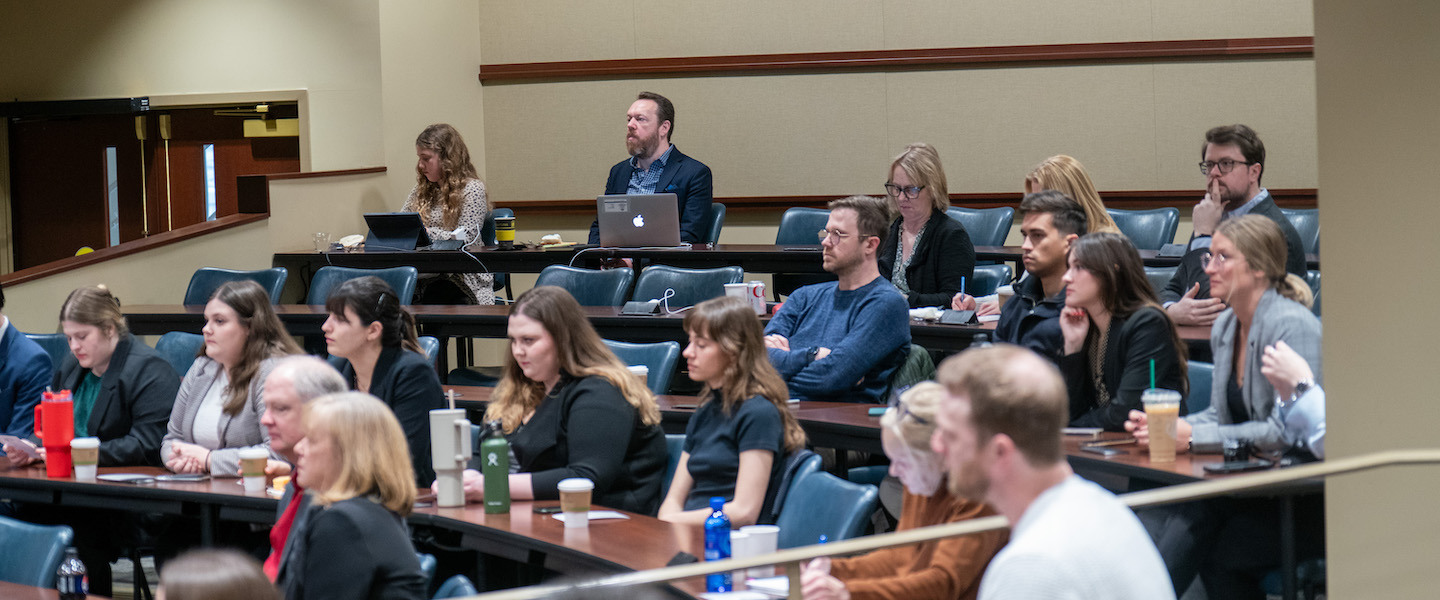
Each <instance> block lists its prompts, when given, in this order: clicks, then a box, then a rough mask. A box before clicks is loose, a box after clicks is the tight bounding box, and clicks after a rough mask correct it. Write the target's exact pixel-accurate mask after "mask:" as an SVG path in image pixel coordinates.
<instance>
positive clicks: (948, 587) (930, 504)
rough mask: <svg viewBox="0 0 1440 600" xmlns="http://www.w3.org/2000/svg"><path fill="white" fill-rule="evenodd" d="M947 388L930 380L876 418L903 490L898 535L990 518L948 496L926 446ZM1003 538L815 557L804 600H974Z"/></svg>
mask: <svg viewBox="0 0 1440 600" xmlns="http://www.w3.org/2000/svg"><path fill="white" fill-rule="evenodd" d="M944 395H945V389H944V388H943V387H941V386H940V384H938V383H935V382H933V381H927V382H922V383H918V384H916V385H915V387H912V388H910V389H908V390H906V391H905V392H904V393H903V394H901V395H900V398H899V400H898V401H896V402H895V403H894V404H892V405H891V406H890V408H889V410H886V411H885V415H884V416H882V417H880V444H881V445H882V446H883V447H884V448H885V455H886V456H887V457H889V458H890V474H891V475H894V476H895V477H896V478H898V479H899V480H900V482H901V483H902V484H904V485H905V496H904V499H903V500H902V504H901V510H900V524H899V527H898V531H905V530H909V529H915V528H918V527H927V526H930V525H939V524H941V523H953V522H955V521H963V520H965V519H974V518H976V517H985V516H990V515H994V514H995V511H993V510H991V509H990V508H989V507H986V506H985V504H984V503H982V502H980V501H978V500H970V499H966V498H961V497H958V496H954V495H951V494H950V491H949V490H948V489H947V487H946V483H947V482H946V476H945V465H944V464H942V461H941V457H940V456H939V455H937V454H935V452H934V450H931V447H930V437H931V434H933V433H934V432H935V415H936V412H937V411H938V410H939V408H940V401H941V399H942V398H943V397H944ZM1007 537H1008V535H1007V534H1006V533H1005V532H1003V531H990V532H986V533H981V534H977V535H967V536H963V537H953V538H946V539H942V540H934V541H930V542H924V543H921V544H916V545H913V546H897V547H894V548H885V549H882V550H877V551H875V552H872V553H870V554H867V555H864V556H857V557H854V558H840V559H833V560H832V559H827V558H819V559H816V560H815V561H813V562H811V563H810V564H809V565H808V566H807V567H806V568H805V571H804V573H803V574H802V577H801V581H802V582H803V583H804V586H805V598H807V600H844V599H846V598H850V599H852V600H884V599H892V598H893V599H895V600H901V599H903V600H931V599H933V600H951V599H954V598H975V596H976V593H977V592H979V589H980V576H981V574H983V573H984V572H985V566H986V565H988V564H990V559H991V558H992V557H994V556H995V553H996V552H999V551H1000V547H1001V546H1004V545H1005V540H1006V538H1007Z"/></svg>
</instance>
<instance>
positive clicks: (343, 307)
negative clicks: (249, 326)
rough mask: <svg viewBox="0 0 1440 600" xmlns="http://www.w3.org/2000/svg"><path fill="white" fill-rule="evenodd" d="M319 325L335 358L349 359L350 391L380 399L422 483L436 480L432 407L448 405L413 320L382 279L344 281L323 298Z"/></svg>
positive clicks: (345, 372)
mask: <svg viewBox="0 0 1440 600" xmlns="http://www.w3.org/2000/svg"><path fill="white" fill-rule="evenodd" d="M325 309H326V310H328V311H329V312H330V317H329V318H328V319H326V320H325V325H324V326H322V327H321V329H322V330H323V331H324V332H325V348H326V350H327V351H329V352H330V354H331V356H339V357H341V358H345V359H347V361H348V362H347V363H346V365H345V367H344V368H343V369H341V374H342V375H344V376H345V381H346V383H347V384H349V385H350V387H351V388H352V389H355V390H357V391H361V392H365V393H368V394H371V395H373V396H375V397H377V398H380V400H381V401H382V402H384V403H385V404H386V405H387V406H389V407H390V410H392V411H394V412H395V418H397V419H399V420H400V427H401V429H402V430H404V431H405V440H406V442H407V444H408V446H409V448H410V457H411V467H412V468H413V469H414V470H415V480H416V482H417V484H418V485H427V484H429V483H430V482H432V481H435V468H434V465H433V464H432V463H431V459H430V411H431V410H434V409H437V408H444V403H445V395H444V391H443V390H442V388H441V387H440V378H439V377H438V376H437V375H436V374H435V368H434V367H432V366H430V360H429V359H427V358H425V353H424V351H422V350H421V349H420V341H419V340H418V339H417V338H416V337H415V319H414V317H412V316H411V315H410V313H409V312H408V311H406V310H405V308H404V307H402V306H400V298H399V297H398V296H396V295H395V290H393V289H391V288H390V286H389V284H386V283H385V282H384V281H383V280H381V279H380V278H379V277H358V278H355V279H351V280H349V281H346V282H345V283H342V284H340V285H339V286H338V287H336V288H335V291H333V292H330V297H329V298H326V299H325Z"/></svg>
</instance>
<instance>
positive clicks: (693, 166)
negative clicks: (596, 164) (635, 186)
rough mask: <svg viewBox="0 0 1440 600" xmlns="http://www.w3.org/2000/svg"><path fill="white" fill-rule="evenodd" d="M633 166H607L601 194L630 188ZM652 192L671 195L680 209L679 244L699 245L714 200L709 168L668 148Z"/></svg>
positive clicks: (594, 236) (593, 229)
mask: <svg viewBox="0 0 1440 600" xmlns="http://www.w3.org/2000/svg"><path fill="white" fill-rule="evenodd" d="M634 172H635V167H632V166H630V159H628V158H627V159H625V160H622V161H620V162H619V164H616V165H615V166H613V167H610V178H609V179H607V180H606V181H605V194H606V195H607V196H609V195H615V194H624V193H627V191H628V190H629V189H630V175H631V173H634ZM655 193H657V194H675V201H676V204H678V205H679V209H680V241H682V242H690V243H692V244H696V243H699V242H700V241H701V238H702V237H704V235H705V232H704V231H703V229H704V227H705V216H706V215H708V214H710V202H712V201H713V200H714V198H715V182H714V179H713V178H711V176H710V167H707V166H705V163H702V162H700V161H698V160H695V159H693V158H690V157H689V156H686V155H684V154H681V153H680V147H679V146H672V147H671V148H670V162H668V163H665V170H664V171H661V172H660V181H657V182H655ZM590 243H591V244H599V243H600V221H599V220H598V219H597V220H596V221H595V222H593V223H591V224H590Z"/></svg>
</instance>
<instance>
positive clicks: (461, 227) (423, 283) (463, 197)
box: [400, 123, 495, 304]
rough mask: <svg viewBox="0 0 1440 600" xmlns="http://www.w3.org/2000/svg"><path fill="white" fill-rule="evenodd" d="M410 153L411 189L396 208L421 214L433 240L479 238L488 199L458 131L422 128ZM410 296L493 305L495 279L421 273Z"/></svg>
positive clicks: (445, 127) (431, 301)
mask: <svg viewBox="0 0 1440 600" xmlns="http://www.w3.org/2000/svg"><path fill="white" fill-rule="evenodd" d="M415 156H416V157H417V159H418V160H417V161H416V163H415V187H414V188H413V189H411V190H410V196H409V197H408V198H406V199H405V206H404V207H403V208H401V209H400V210H402V211H405V212H417V213H420V220H421V221H423V222H424V223H425V232H426V233H427V234H429V235H430V239H431V240H432V241H440V240H457V239H458V240H462V241H464V242H465V243H466V245H469V244H470V243H473V242H475V241H476V240H478V239H479V238H480V229H481V227H483V226H484V225H485V217H486V216H487V215H489V214H490V203H489V202H488V201H487V200H486V199H485V182H483V181H480V175H479V174H477V173H476V172H475V164H474V163H472V162H471V161H470V149H469V148H467V147H466V146H465V139H464V138H462V137H460V132H459V131H456V130H455V128H454V127H451V126H450V125H448V124H446V123H436V124H434V125H431V126H429V127H426V128H425V130H424V131H421V132H420V135H419V136H416V138H415ZM457 231H459V234H458V235H457V234H456V232H457ZM415 297H416V298H419V299H420V300H421V301H420V302H418V303H420V304H494V303H495V288H494V277H493V276H491V275H490V274H489V273H445V274H440V275H424V276H422V277H421V278H420V281H419V282H418V284H417V287H416V290H415Z"/></svg>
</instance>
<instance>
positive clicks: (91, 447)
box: [70, 437, 100, 481]
mask: <svg viewBox="0 0 1440 600" xmlns="http://www.w3.org/2000/svg"><path fill="white" fill-rule="evenodd" d="M70 460H71V461H72V462H74V463H75V480H76V481H95V466H96V464H98V463H99V462H100V438H96V437H82V438H75V439H73V440H70Z"/></svg>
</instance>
